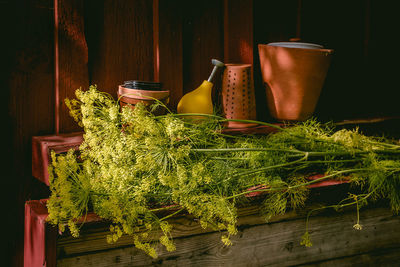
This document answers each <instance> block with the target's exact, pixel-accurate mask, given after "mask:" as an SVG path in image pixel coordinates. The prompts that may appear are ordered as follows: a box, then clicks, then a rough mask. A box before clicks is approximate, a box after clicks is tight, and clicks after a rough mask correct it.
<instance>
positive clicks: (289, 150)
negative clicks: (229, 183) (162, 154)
mask: <svg viewBox="0 0 400 267" xmlns="http://www.w3.org/2000/svg"><path fill="white" fill-rule="evenodd" d="M191 150H192V151H194V152H215V153H218V152H251V151H277V152H288V153H297V154H306V153H307V152H303V151H300V150H297V149H278V148H264V147H260V148H233V147H232V148H192V149H191Z"/></svg>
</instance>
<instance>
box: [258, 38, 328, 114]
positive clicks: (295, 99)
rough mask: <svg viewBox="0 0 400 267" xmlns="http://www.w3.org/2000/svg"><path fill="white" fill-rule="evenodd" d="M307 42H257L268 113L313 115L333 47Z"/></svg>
mask: <svg viewBox="0 0 400 267" xmlns="http://www.w3.org/2000/svg"><path fill="white" fill-rule="evenodd" d="M316 47H318V46H316V45H312V44H307V43H297V44H296V43H284V42H283V43H271V44H267V45H266V44H259V45H258V51H259V55H260V66H261V73H262V78H263V82H264V87H265V90H266V96H267V103H268V108H269V111H270V113H271V116H272V117H274V118H276V119H278V120H289V121H304V120H307V119H308V118H310V117H311V116H312V114H313V113H314V110H315V107H316V105H317V102H318V99H319V96H320V93H321V89H322V86H323V84H324V81H325V77H326V73H327V71H328V68H329V65H330V62H331V55H332V53H333V50H332V49H323V48H316Z"/></svg>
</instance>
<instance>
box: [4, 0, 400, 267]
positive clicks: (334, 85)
mask: <svg viewBox="0 0 400 267" xmlns="http://www.w3.org/2000/svg"><path fill="white" fill-rule="evenodd" d="M394 10H395V9H394V8H393V7H391V6H390V5H388V4H387V3H386V2H385V1H379V2H378V1H371V0H355V1H333V0H329V1H317V0H307V1H304V0H285V1H265V0H247V1H241V0H218V1H215V0H202V1H184V0H85V1H81V0H62V1H61V0H3V1H0V20H1V23H0V24H1V26H0V27H1V32H2V36H3V38H2V42H0V43H1V44H0V45H1V50H0V51H1V55H2V60H1V64H2V66H1V69H2V71H1V74H0V77H1V79H0V90H1V92H2V95H4V97H3V98H2V99H5V100H6V104H5V105H3V109H4V114H6V116H5V118H6V120H5V124H4V125H5V127H4V129H5V131H4V133H3V136H5V137H6V139H5V143H6V144H5V146H6V151H7V159H5V160H3V164H4V167H3V170H4V177H3V182H4V186H3V187H2V189H1V190H3V192H4V194H3V196H5V197H6V199H7V203H8V204H7V205H9V207H10V208H7V209H6V210H7V212H8V213H7V216H6V218H9V220H8V222H9V225H8V227H9V228H10V229H11V230H10V231H7V233H6V234H7V240H9V241H10V246H9V247H10V248H11V249H12V253H8V255H12V258H13V259H12V261H13V265H15V266H22V262H23V261H22V259H21V258H22V251H23V250H22V249H23V243H22V242H23V205H24V202H25V201H26V200H27V199H37V198H42V197H46V196H47V194H48V192H47V189H46V188H45V187H43V185H41V184H40V183H38V182H36V181H35V180H34V179H33V178H32V176H31V148H30V146H31V137H32V136H35V135H46V134H54V133H65V132H71V131H77V130H79V128H78V127H77V126H76V124H75V123H74V122H73V121H72V119H71V118H70V117H69V115H68V111H67V110H66V107H65V105H64V103H63V100H64V98H66V97H73V95H74V91H75V90H76V89H77V88H79V87H82V88H87V87H88V85H90V84H97V85H98V87H99V88H100V90H103V91H107V92H109V93H111V94H113V95H116V89H117V86H118V84H120V83H121V82H123V81H124V80H128V79H138V80H156V81H161V82H163V84H164V87H165V88H168V89H170V90H171V94H172V95H171V105H172V106H175V105H176V104H177V102H178V101H179V99H180V97H181V96H182V95H183V94H184V93H186V92H188V91H190V90H192V89H194V88H195V87H196V86H198V85H199V84H200V83H201V81H202V80H204V79H206V78H207V77H208V75H209V73H210V71H211V69H212V66H211V63H210V61H211V58H219V59H222V60H224V61H225V62H226V63H228V62H229V63H233V62H235V63H240V62H243V63H252V64H253V65H254V77H255V87H256V95H257V111H258V117H259V118H260V119H264V120H267V119H269V114H268V112H267V109H266V107H265V100H264V99H265V93H264V92H263V88H262V83H261V75H260V70H259V63H258V51H257V44H258V43H268V42H273V41H287V40H289V39H290V38H300V40H302V41H306V42H316V43H320V44H323V45H325V46H326V47H328V48H333V49H335V54H334V58H333V62H332V65H331V68H330V70H329V73H328V76H327V80H326V83H325V86H324V88H323V91H322V95H321V98H320V102H319V104H318V107H317V110H316V116H317V117H319V118H321V119H323V120H331V119H334V120H341V119H350V118H358V117H371V116H392V115H399V113H400V112H399V108H398V104H397V101H396V98H395V97H394V96H395V94H396V91H397V90H398V85H397V84H398V82H397V80H396V79H395V78H396V77H397V76H396V73H395V70H396V68H393V67H392V66H393V63H395V64H396V63H397V62H396V61H395V60H394V56H395V54H396V51H394V48H393V46H392V45H391V42H392V40H393V39H392V38H394V35H395V34H396V32H397V29H398V26H399V21H398V19H397V17H398V16H396V14H395V13H394V12H395V11H394Z"/></svg>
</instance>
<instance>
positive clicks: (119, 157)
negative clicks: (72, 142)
mask: <svg viewBox="0 0 400 267" xmlns="http://www.w3.org/2000/svg"><path fill="white" fill-rule="evenodd" d="M76 98H77V99H73V100H66V104H67V106H68V107H69V109H70V113H71V115H72V116H73V117H74V119H75V120H76V121H77V122H78V123H79V124H80V125H81V126H82V127H83V130H84V141H83V143H82V145H81V146H80V149H79V154H77V153H75V152H74V151H69V152H68V153H66V154H59V155H56V154H55V153H52V165H51V166H50V168H49V173H50V179H49V180H50V189H51V196H50V199H49V201H48V203H47V206H48V211H49V216H48V220H49V221H50V222H51V223H53V224H55V225H58V226H59V229H60V230H61V231H64V230H65V228H66V226H67V228H68V229H69V230H70V231H71V233H72V234H73V235H74V236H77V235H78V234H79V227H78V225H77V223H78V222H79V221H81V220H82V218H83V220H84V217H85V214H86V213H87V212H89V211H93V212H95V213H96V214H97V215H98V216H100V217H101V218H104V219H106V220H107V221H109V222H110V224H111V226H110V233H109V235H108V236H107V241H108V242H116V241H117V240H118V239H119V238H120V237H121V236H123V235H130V236H132V239H133V240H134V244H135V246H136V247H137V248H139V249H142V250H143V251H145V252H146V253H147V254H149V255H150V256H152V257H157V253H156V249H155V248H156V241H157V242H159V243H160V244H162V245H163V246H164V247H165V249H166V250H167V251H172V250H174V249H175V245H174V243H173V234H174V229H173V225H172V224H169V223H168V219H169V218H171V217H172V216H175V215H177V214H179V213H181V212H186V213H190V214H191V215H192V216H193V217H194V218H195V219H196V221H197V222H199V223H200V225H201V227H203V228H211V229H212V230H215V231H220V232H221V241H222V243H223V244H225V245H230V244H232V242H231V240H230V237H231V236H233V235H235V234H237V216H238V215H237V208H238V206H239V205H240V204H242V203H244V202H247V201H248V199H247V197H248V196H250V195H251V194H252V193H253V194H255V193H258V194H259V193H263V194H259V196H260V197H263V198H264V200H263V201H262V204H261V205H260V212H261V214H262V215H263V216H264V217H265V218H266V219H267V220H269V219H270V218H271V217H273V216H275V215H278V214H284V213H285V212H286V210H287V209H288V208H291V209H298V208H302V207H304V205H305V202H306V200H307V198H308V195H309V194H308V193H309V190H308V185H310V184H312V183H315V182H318V181H321V180H324V179H329V178H339V179H340V178H341V177H344V176H346V178H347V179H349V180H350V182H352V183H353V184H354V185H355V186H357V188H358V189H360V190H359V191H362V192H361V193H360V192H358V193H357V194H351V195H350V197H349V198H348V199H346V201H344V202H341V203H340V204H338V205H336V206H335V207H344V206H350V205H354V206H357V218H358V220H357V223H356V224H355V225H354V228H355V229H357V230H360V229H361V228H362V226H361V225H360V224H359V205H361V204H363V205H364V204H366V203H367V200H368V201H370V200H375V199H379V198H388V199H389V200H390V204H391V207H392V209H393V210H394V211H395V212H396V211H397V212H398V211H399V210H400V186H399V185H400V182H399V181H400V145H399V144H398V142H394V141H391V140H385V139H382V138H381V139H378V138H374V137H367V136H364V135H362V134H361V133H359V132H358V131H357V130H340V131H336V132H335V131H334V129H333V128H332V127H331V126H329V125H325V124H321V123H319V122H317V121H316V120H309V121H307V122H304V123H298V124H296V125H293V126H291V127H287V128H280V127H278V126H275V125H270V124H268V123H265V122H258V123H259V124H261V125H269V126H271V127H275V128H277V130H278V131H277V133H275V134H272V135H268V136H260V135H246V136H230V135H226V134H224V133H223V132H221V130H222V128H223V125H224V123H225V122H226V119H225V118H222V117H220V116H218V115H207V114H205V115H204V116H203V117H204V119H202V120H196V121H192V120H191V119H190V117H189V118H185V114H173V113H169V114H166V115H162V116H155V115H153V114H152V113H151V112H150V111H149V110H148V109H147V108H146V107H145V106H144V105H141V104H140V103H139V104H137V105H136V106H135V109H132V108H130V107H129V106H124V107H122V108H121V107H120V106H119V103H118V101H115V100H114V99H113V98H112V97H111V96H110V95H108V94H106V93H102V92H100V91H98V89H97V88H96V87H95V86H90V88H89V89H88V90H86V91H83V90H77V91H76ZM311 172H319V173H321V174H325V176H321V178H318V179H316V180H307V179H305V177H307V176H308V175H309V174H310V173H311ZM331 207H332V206H331ZM307 219H308V218H307ZM307 229H308V228H307ZM301 244H302V245H305V246H307V247H308V246H311V245H312V243H311V240H310V235H309V233H308V231H306V233H305V234H304V235H303V236H302V241H301Z"/></svg>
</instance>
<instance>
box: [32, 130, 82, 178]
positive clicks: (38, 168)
mask: <svg viewBox="0 0 400 267" xmlns="http://www.w3.org/2000/svg"><path fill="white" fill-rule="evenodd" d="M82 141H83V136H82V133H81V132H79V133H70V134H58V135H48V136H34V137H32V175H33V176H34V177H35V178H36V179H38V180H39V181H41V182H43V183H45V184H46V185H49V173H48V167H49V165H50V164H51V158H50V153H51V151H54V152H55V153H64V152H67V151H68V150H70V149H78V148H79V145H80V144H81V143H82Z"/></svg>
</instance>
